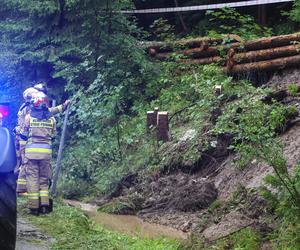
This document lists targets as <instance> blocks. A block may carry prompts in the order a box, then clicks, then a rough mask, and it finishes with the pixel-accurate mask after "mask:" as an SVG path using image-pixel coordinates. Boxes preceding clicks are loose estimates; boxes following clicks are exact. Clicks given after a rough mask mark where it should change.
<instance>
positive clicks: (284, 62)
mask: <svg viewBox="0 0 300 250" xmlns="http://www.w3.org/2000/svg"><path fill="white" fill-rule="evenodd" d="M298 65H300V55H295V56H289V57H282V58H277V59H273V60H268V61H261V62H254V63H245V64H239V65H235V66H234V67H233V68H232V69H231V70H230V71H227V69H226V68H223V69H224V71H225V72H226V73H230V74H240V73H244V72H251V71H268V70H275V69H284V68H288V67H293V66H298Z"/></svg>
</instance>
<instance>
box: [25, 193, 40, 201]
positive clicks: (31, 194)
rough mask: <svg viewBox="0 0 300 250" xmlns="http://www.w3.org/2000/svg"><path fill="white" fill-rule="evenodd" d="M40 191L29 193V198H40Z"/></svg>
mask: <svg viewBox="0 0 300 250" xmlns="http://www.w3.org/2000/svg"><path fill="white" fill-rule="evenodd" d="M39 197H40V196H39V193H29V194H28V199H31V200H38V199H39Z"/></svg>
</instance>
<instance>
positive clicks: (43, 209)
mask: <svg viewBox="0 0 300 250" xmlns="http://www.w3.org/2000/svg"><path fill="white" fill-rule="evenodd" d="M39 212H40V213H41V214H49V213H50V212H51V211H50V207H48V206H41V207H40V209H39Z"/></svg>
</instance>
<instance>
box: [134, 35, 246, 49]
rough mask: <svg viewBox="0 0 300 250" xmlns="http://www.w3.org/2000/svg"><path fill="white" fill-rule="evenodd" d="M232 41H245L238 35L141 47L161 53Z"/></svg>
mask: <svg viewBox="0 0 300 250" xmlns="http://www.w3.org/2000/svg"><path fill="white" fill-rule="evenodd" d="M226 39H228V40H230V41H232V42H242V41H243V40H242V39H241V37H239V36H238V35H233V34H229V35H225V36H222V37H219V38H212V37H198V38H193V39H182V40H178V41H174V42H156V41H153V42H142V43H140V45H139V47H141V48H144V49H145V50H147V51H148V52H149V51H150V50H152V52H153V50H155V51H156V53H161V52H170V51H173V50H174V48H178V47H181V48H182V47H187V48H197V47H201V46H203V44H208V45H213V44H218V43H222V42H223V41H224V40H226Z"/></svg>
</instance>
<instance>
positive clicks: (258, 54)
mask: <svg viewBox="0 0 300 250" xmlns="http://www.w3.org/2000/svg"><path fill="white" fill-rule="evenodd" d="M299 49H300V47H299V45H288V46H283V47H277V48H271V49H264V50H255V51H249V52H242V53H238V54H235V55H234V60H235V61H236V63H249V62H257V61H263V60H269V59H275V58H278V57H287V56H294V55H298V54H299Z"/></svg>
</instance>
